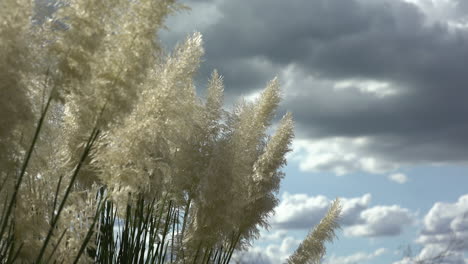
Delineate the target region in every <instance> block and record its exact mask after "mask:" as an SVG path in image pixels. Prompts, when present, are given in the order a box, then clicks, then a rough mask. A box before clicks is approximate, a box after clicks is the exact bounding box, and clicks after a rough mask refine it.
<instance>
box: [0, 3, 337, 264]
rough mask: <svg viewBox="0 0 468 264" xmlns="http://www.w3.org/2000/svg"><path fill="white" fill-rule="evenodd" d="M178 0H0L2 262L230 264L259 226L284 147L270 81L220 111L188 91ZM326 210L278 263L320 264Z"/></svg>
mask: <svg viewBox="0 0 468 264" xmlns="http://www.w3.org/2000/svg"><path fill="white" fill-rule="evenodd" d="M184 8H185V7H184V6H182V5H180V4H178V3H177V2H175V1H174V0H137V1H128V0H113V1H92V0H64V1H31V0H3V1H1V2H0V91H1V93H2V96H1V97H0V115H1V118H0V201H1V204H0V264H9V263H36V264H42V263H135V264H136V263H218V264H227V263H229V262H230V260H231V259H232V256H233V254H234V252H235V251H240V250H245V249H248V247H249V246H250V245H251V243H252V241H254V240H255V239H256V238H258V236H259V230H260V228H268V219H269V217H270V216H271V214H272V213H273V210H274V208H275V206H276V205H277V204H278V198H277V194H278V191H279V187H280V183H281V180H282V179H283V177H284V173H283V172H282V171H281V168H282V167H283V166H284V165H285V164H286V159H285V155H286V154H287V153H288V152H289V151H290V145H291V141H292V138H293V134H294V133H293V121H292V116H291V114H289V113H287V114H286V115H284V116H283V117H282V119H281V120H280V121H279V122H278V125H277V127H276V131H275V132H274V133H273V134H272V135H269V133H268V131H269V130H268V129H269V127H270V126H271V125H272V123H273V120H274V118H275V115H276V109H277V107H278V105H279V102H280V100H281V93H280V89H279V81H278V80H277V79H273V80H272V81H271V82H269V83H267V85H266V88H265V90H264V91H263V92H262V94H261V95H260V97H259V99H258V100H256V101H255V102H247V101H240V102H239V103H237V104H236V105H235V106H234V108H233V110H232V111H227V110H225V109H223V91H224V88H223V79H222V77H221V76H220V75H219V74H218V73H217V71H213V74H212V76H211V79H210V80H209V82H208V85H207V87H206V89H205V90H206V94H205V95H204V96H202V97H200V96H198V95H197V93H196V89H195V83H194V81H193V79H194V75H195V74H196V72H197V70H198V68H199V64H200V62H201V58H202V56H203V52H204V51H203V45H202V37H201V34H199V33H195V34H193V35H192V36H189V37H187V39H186V40H185V41H184V42H182V43H181V44H179V45H177V46H176V47H175V48H174V50H173V51H172V52H167V51H165V50H163V49H162V48H161V45H160V43H159V40H158V38H157V33H158V31H159V30H161V29H162V28H163V27H164V26H163V22H164V19H165V18H166V17H167V16H168V15H169V14H171V13H172V12H174V11H177V10H181V9H184ZM339 212H340V207H339V204H338V201H336V202H335V203H334V204H333V205H332V207H331V209H330V211H329V212H328V214H327V216H326V217H325V218H324V219H323V220H322V222H321V223H320V224H319V225H318V226H317V227H316V229H314V231H313V232H312V233H311V234H310V235H309V236H308V237H307V238H306V240H305V241H304V243H303V244H301V246H300V248H299V249H298V251H296V253H294V255H293V256H292V257H291V258H290V259H289V260H288V263H316V262H319V261H320V259H321V258H322V257H323V255H324V252H325V247H324V245H323V243H325V242H326V241H331V240H332V238H333V235H334V233H333V230H334V229H335V228H337V227H338V226H337V224H336V223H337V222H336V220H337V218H338V217H339Z"/></svg>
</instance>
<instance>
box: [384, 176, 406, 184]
mask: <svg viewBox="0 0 468 264" xmlns="http://www.w3.org/2000/svg"><path fill="white" fill-rule="evenodd" d="M388 179H389V180H391V181H393V182H396V183H399V184H403V183H406V182H407V181H408V176H406V175H405V174H403V173H395V174H391V175H388Z"/></svg>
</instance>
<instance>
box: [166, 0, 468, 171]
mask: <svg viewBox="0 0 468 264" xmlns="http://www.w3.org/2000/svg"><path fill="white" fill-rule="evenodd" d="M183 2H185V3H187V4H188V5H191V6H192V7H193V11H192V14H191V15H187V14H185V13H183V14H181V15H180V16H179V17H174V18H172V20H170V22H171V21H172V22H171V23H172V24H170V25H169V27H171V25H175V30H173V31H172V32H170V33H168V34H165V35H164V38H165V39H166V41H169V42H170V41H173V40H175V39H183V36H184V35H185V34H187V33H189V32H192V31H194V30H200V31H202V33H203V34H204V38H205V41H206V56H205V62H204V63H203V65H202V68H201V73H200V76H199V85H198V86H199V88H200V87H203V86H204V84H206V79H207V78H208V76H209V74H210V72H211V71H212V70H213V69H214V68H216V69H218V70H219V72H220V73H221V74H222V75H224V77H225V78H224V80H225V83H226V93H227V96H226V98H227V101H228V102H229V103H230V102H232V101H234V100H235V99H236V98H237V97H238V96H240V95H250V94H254V93H255V92H257V91H258V90H260V89H262V88H263V87H264V85H265V83H266V82H267V81H268V80H270V79H272V78H273V77H274V76H276V75H279V76H280V80H281V82H282V86H283V88H284V91H285V99H284V101H283V104H282V105H281V108H282V110H281V111H286V110H290V111H292V112H293V114H294V116H295V120H296V124H297V126H296V127H297V135H298V139H300V140H304V141H306V142H308V144H309V145H313V146H317V145H318V147H322V148H326V147H328V146H330V145H331V146H333V147H334V148H335V151H334V152H331V151H329V152H326V153H327V154H326V155H321V156H319V157H317V156H316V155H315V154H317V153H313V154H314V156H312V155H306V154H307V153H306V154H304V155H303V156H302V158H303V159H302V160H309V161H314V160H318V161H317V162H316V163H315V165H309V166H307V165H302V168H303V169H306V170H329V171H334V172H335V173H337V174H346V173H350V172H354V171H366V172H371V173H387V172H389V171H391V170H392V169H395V168H399V167H402V166H408V165H415V164H446V163H450V164H466V160H468V149H466V148H464V146H466V145H467V144H468V138H467V137H466V134H467V133H468V123H467V122H465V120H464V117H465V116H467V115H468V106H467V104H466V102H465V98H466V97H468V90H466V89H464V88H463V87H464V86H465V84H466V83H467V82H468V76H467V75H466V65H465V61H466V60H467V59H468V50H467V49H466V46H467V45H468V27H467V26H465V25H467V23H466V21H467V16H466V14H467V12H466V10H468V4H466V3H465V2H466V1H462V0H444V1H428V0H411V1H410V0H407V1H402V0H372V1H370V0H329V1H322V0H298V1H295V2H294V3H288V4H284V1H281V0H258V1H247V0H239V1H225V0H212V1H208V0H206V1H195V0H191V1H183ZM335 18H339V19H335ZM171 34H172V35H171ZM362 138H364V139H365V140H366V142H367V143H366V144H362V145H359V144H356V143H355V142H356V140H357V141H359V139H362ZM302 164H305V162H302Z"/></svg>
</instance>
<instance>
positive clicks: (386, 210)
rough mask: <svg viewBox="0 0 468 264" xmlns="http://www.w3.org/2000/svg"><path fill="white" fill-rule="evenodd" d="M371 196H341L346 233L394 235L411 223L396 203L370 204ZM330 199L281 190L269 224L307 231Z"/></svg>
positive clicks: (356, 234)
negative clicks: (389, 204)
mask: <svg viewBox="0 0 468 264" xmlns="http://www.w3.org/2000/svg"><path fill="white" fill-rule="evenodd" d="M370 200H371V195H370V194H365V195H363V196H361V197H357V198H342V199H341V204H342V206H343V211H342V215H341V219H340V224H341V226H342V227H344V233H345V235H347V236H359V237H380V236H395V235H398V234H400V233H401V232H402V231H403V228H404V227H405V226H408V225H410V224H412V223H413V222H414V215H413V214H412V213H411V212H410V211H409V210H408V209H406V208H401V207H400V206H397V205H392V206H373V207H370ZM330 203H331V200H330V199H328V198H327V197H325V196H321V195H319V196H308V195H306V194H289V193H284V194H283V197H282V200H281V202H280V204H279V205H278V207H277V208H276V209H275V215H274V216H273V217H272V219H271V221H270V223H271V224H272V226H273V227H274V228H277V229H286V230H294V229H303V230H309V229H310V228H312V227H314V226H315V225H317V224H318V223H319V222H320V220H321V219H322V218H323V217H324V216H325V214H326V212H327V210H328V208H329V206H330Z"/></svg>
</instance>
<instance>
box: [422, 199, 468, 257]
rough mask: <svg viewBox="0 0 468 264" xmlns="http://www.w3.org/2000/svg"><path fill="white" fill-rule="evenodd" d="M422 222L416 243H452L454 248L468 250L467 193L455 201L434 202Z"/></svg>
mask: <svg viewBox="0 0 468 264" xmlns="http://www.w3.org/2000/svg"><path fill="white" fill-rule="evenodd" d="M423 223H424V228H423V230H422V232H421V234H420V235H419V237H418V238H417V240H416V241H417V242H418V243H421V244H423V245H445V246H446V245H450V244H451V243H452V244H454V245H453V247H454V250H468V242H467V241H468V194H467V195H463V196H461V197H460V198H459V199H458V201H457V202H455V203H442V202H437V203H435V204H434V206H432V208H431V209H430V210H429V212H428V213H427V214H426V216H425V217H424V222H423ZM459 242H460V243H459Z"/></svg>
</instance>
